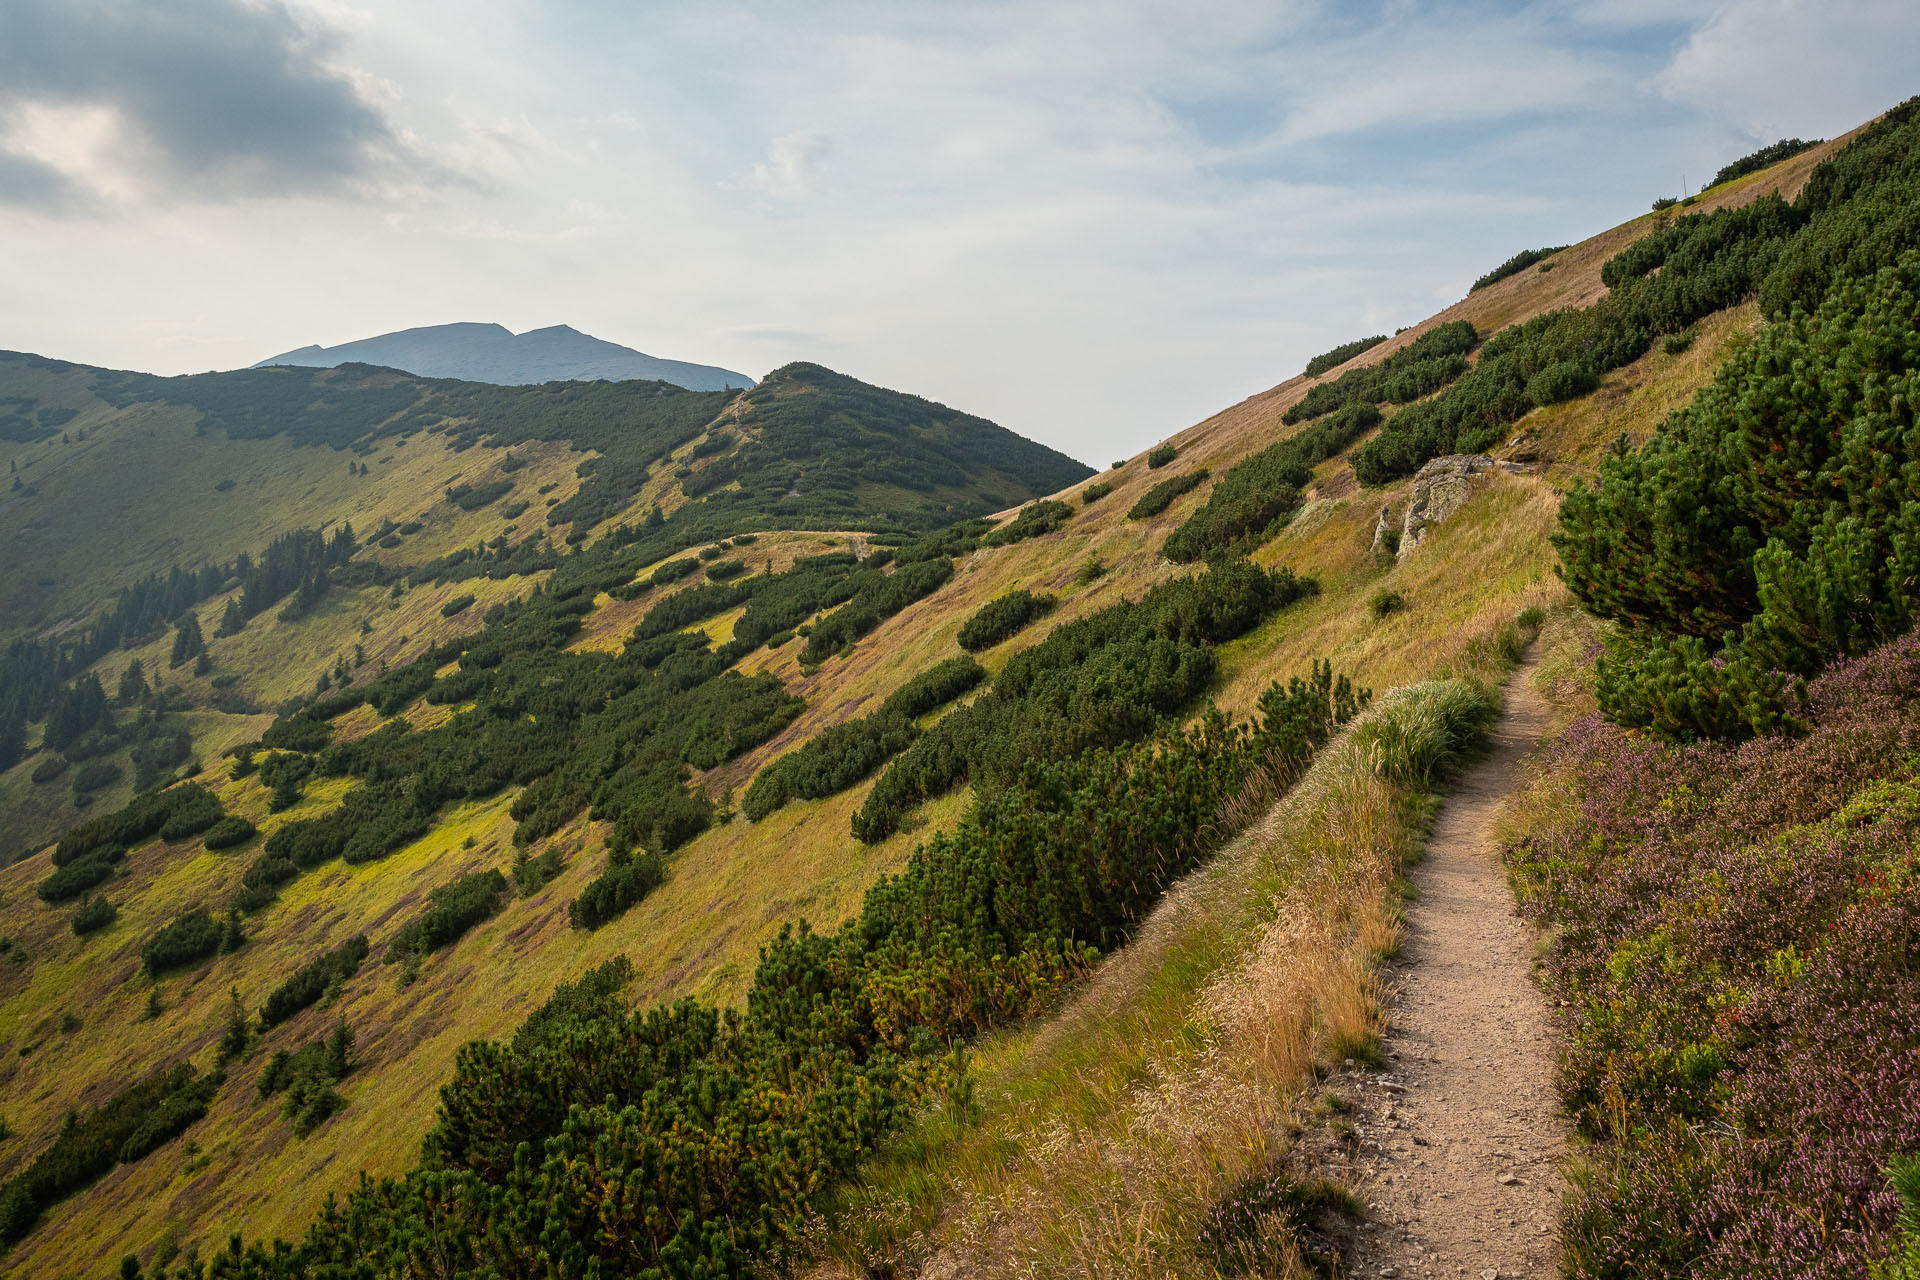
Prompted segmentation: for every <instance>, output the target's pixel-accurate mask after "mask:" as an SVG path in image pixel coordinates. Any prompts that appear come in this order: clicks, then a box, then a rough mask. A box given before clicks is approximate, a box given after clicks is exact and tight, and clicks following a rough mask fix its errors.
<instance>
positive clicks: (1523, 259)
mask: <svg viewBox="0 0 1920 1280" xmlns="http://www.w3.org/2000/svg"><path fill="white" fill-rule="evenodd" d="M1566 247H1567V246H1566V245H1563V244H1557V245H1552V246H1550V247H1548V248H1545V249H1522V250H1521V251H1520V252H1518V253H1516V254H1514V255H1513V256H1512V257H1511V258H1508V259H1507V260H1506V261H1505V262H1503V263H1501V264H1500V265H1499V266H1497V267H1495V268H1494V269H1493V270H1491V271H1489V272H1487V274H1485V275H1483V276H1481V277H1480V278H1479V279H1478V280H1475V281H1474V282H1473V287H1472V288H1470V289H1468V290H1467V292H1468V293H1478V292H1479V291H1480V290H1482V289H1484V288H1486V287H1487V286H1488V285H1490V284H1498V283H1499V282H1500V281H1502V280H1505V279H1506V278H1507V277H1508V276H1517V275H1519V274H1520V273H1521V272H1522V271H1525V270H1526V269H1527V268H1528V267H1530V266H1532V265H1533V264H1534V263H1536V262H1545V261H1546V260H1547V259H1548V258H1551V257H1552V256H1553V255H1554V254H1556V253H1559V252H1560V251H1561V250H1563V249H1565V248H1566Z"/></svg>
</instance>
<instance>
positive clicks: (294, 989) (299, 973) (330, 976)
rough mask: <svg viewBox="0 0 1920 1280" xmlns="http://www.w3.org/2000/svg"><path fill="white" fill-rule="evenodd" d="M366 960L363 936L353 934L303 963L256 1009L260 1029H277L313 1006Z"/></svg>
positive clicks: (351, 974) (365, 943)
mask: <svg viewBox="0 0 1920 1280" xmlns="http://www.w3.org/2000/svg"><path fill="white" fill-rule="evenodd" d="M366 958H367V937H366V935H365V934H356V935H354V936H353V937H351V938H349V939H347V940H346V941H345V942H343V943H341V944H340V945H339V946H337V947H335V948H334V949H333V950H331V951H328V952H326V953H325V954H323V955H319V956H316V957H314V958H313V959H312V960H309V961H307V963H305V964H303V965H301V966H300V967H299V969H297V970H295V971H294V975H293V976H292V977H291V978H288V979H287V980H286V981H285V982H283V983H281V984H280V985H279V986H278V987H275V988H274V989H273V994H271V995H269V996H268V997H267V999H266V1003H264V1004H262V1005H261V1006H260V1025H261V1027H263V1028H266V1027H277V1026H279V1025H280V1024H281V1023H283V1022H285V1021H286V1020H287V1019H288V1018H291V1017H292V1016H293V1015H294V1014H296V1013H299V1012H300V1011H301V1010H302V1009H306V1008H308V1007H309V1006H311V1005H313V1004H315V1003H316V1002H317V1001H318V1000H319V999H320V997H321V996H323V995H325V994H326V991H327V988H328V987H329V986H330V985H332V984H333V983H336V982H344V981H346V980H347V979H348V978H351V977H352V976H353V975H354V974H355V973H357V972H359V970H360V962H361V961H363V960H365V959H366Z"/></svg>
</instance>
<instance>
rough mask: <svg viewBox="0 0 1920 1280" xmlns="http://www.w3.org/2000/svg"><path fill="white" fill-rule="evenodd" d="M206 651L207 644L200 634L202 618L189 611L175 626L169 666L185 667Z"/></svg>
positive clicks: (182, 615)
mask: <svg viewBox="0 0 1920 1280" xmlns="http://www.w3.org/2000/svg"><path fill="white" fill-rule="evenodd" d="M206 651H207V642H206V640H205V638H204V637H202V636H201V634H200V617H199V615H198V614H196V613H194V612H193V610H191V609H189V610H187V612H185V613H183V614H181V615H180V621H179V622H177V623H176V624H174V632H173V654H172V656H170V657H169V658H168V659H167V665H168V666H169V667H179V666H184V665H186V664H187V663H189V662H191V661H193V660H194V659H195V658H197V657H199V656H200V655H201V654H203V653H205V652H206Z"/></svg>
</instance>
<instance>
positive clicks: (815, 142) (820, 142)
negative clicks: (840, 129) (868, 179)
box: [732, 129, 830, 200]
mask: <svg viewBox="0 0 1920 1280" xmlns="http://www.w3.org/2000/svg"><path fill="white" fill-rule="evenodd" d="M829 150H830V147H829V144H828V141H827V136H826V135H825V134H824V133H822V132H820V131H819V130H818V129H798V130H795V131H794V132H792V133H786V134H782V135H780V136H779V137H777V138H775V139H774V140H773V142H772V144H771V145H769V146H768V148H767V158H766V159H765V160H763V161H761V162H760V163H759V164H756V165H755V166H753V171H752V172H751V173H750V174H748V175H747V177H746V178H745V179H744V180H743V181H742V182H740V183H737V184H732V185H736V186H745V187H753V188H756V189H758V190H760V191H763V192H765V193H766V194H767V195H770V196H776V197H779V198H781V199H786V200H791V199H794V198H796V197H799V196H804V195H807V194H809V193H810V192H811V191H812V190H813V185H814V180H815V178H816V177H817V176H818V174H819V172H820V165H821V162H822V161H823V160H825V159H826V156H827V153H828V151H829Z"/></svg>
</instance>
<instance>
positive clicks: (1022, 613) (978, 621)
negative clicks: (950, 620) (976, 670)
mask: <svg viewBox="0 0 1920 1280" xmlns="http://www.w3.org/2000/svg"><path fill="white" fill-rule="evenodd" d="M1059 603H1060V598H1059V597H1058V596H1051V595H1044V594H1042V595H1035V594H1034V593H1033V592H1031V591H1027V590H1025V589H1020V590H1015V591H1009V592H1007V593H1006V594H1005V595H1003V596H996V597H995V598H993V599H992V600H989V601H987V602H986V603H985V604H983V605H981V606H980V607H979V608H978V609H977V610H975V611H974V613H973V616H972V617H970V618H968V619H967V620H966V621H965V622H963V623H961V624H960V636H959V640H960V647H961V648H962V649H965V650H966V651H967V652H969V653H978V652H979V651H980V650H982V649H991V648H992V647H993V646H994V645H997V644H999V643H1000V642H1001V641H1002V640H1006V639H1008V638H1009V637H1011V636H1012V635H1014V634H1015V633H1016V632H1018V631H1021V630H1023V629H1024V628H1025V627H1027V626H1028V625H1029V624H1031V623H1034V622H1037V621H1039V620H1040V619H1041V618H1044V617H1046V616H1047V615H1048V614H1049V613H1052V612H1053V608H1054V606H1055V605H1057V604H1059Z"/></svg>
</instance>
